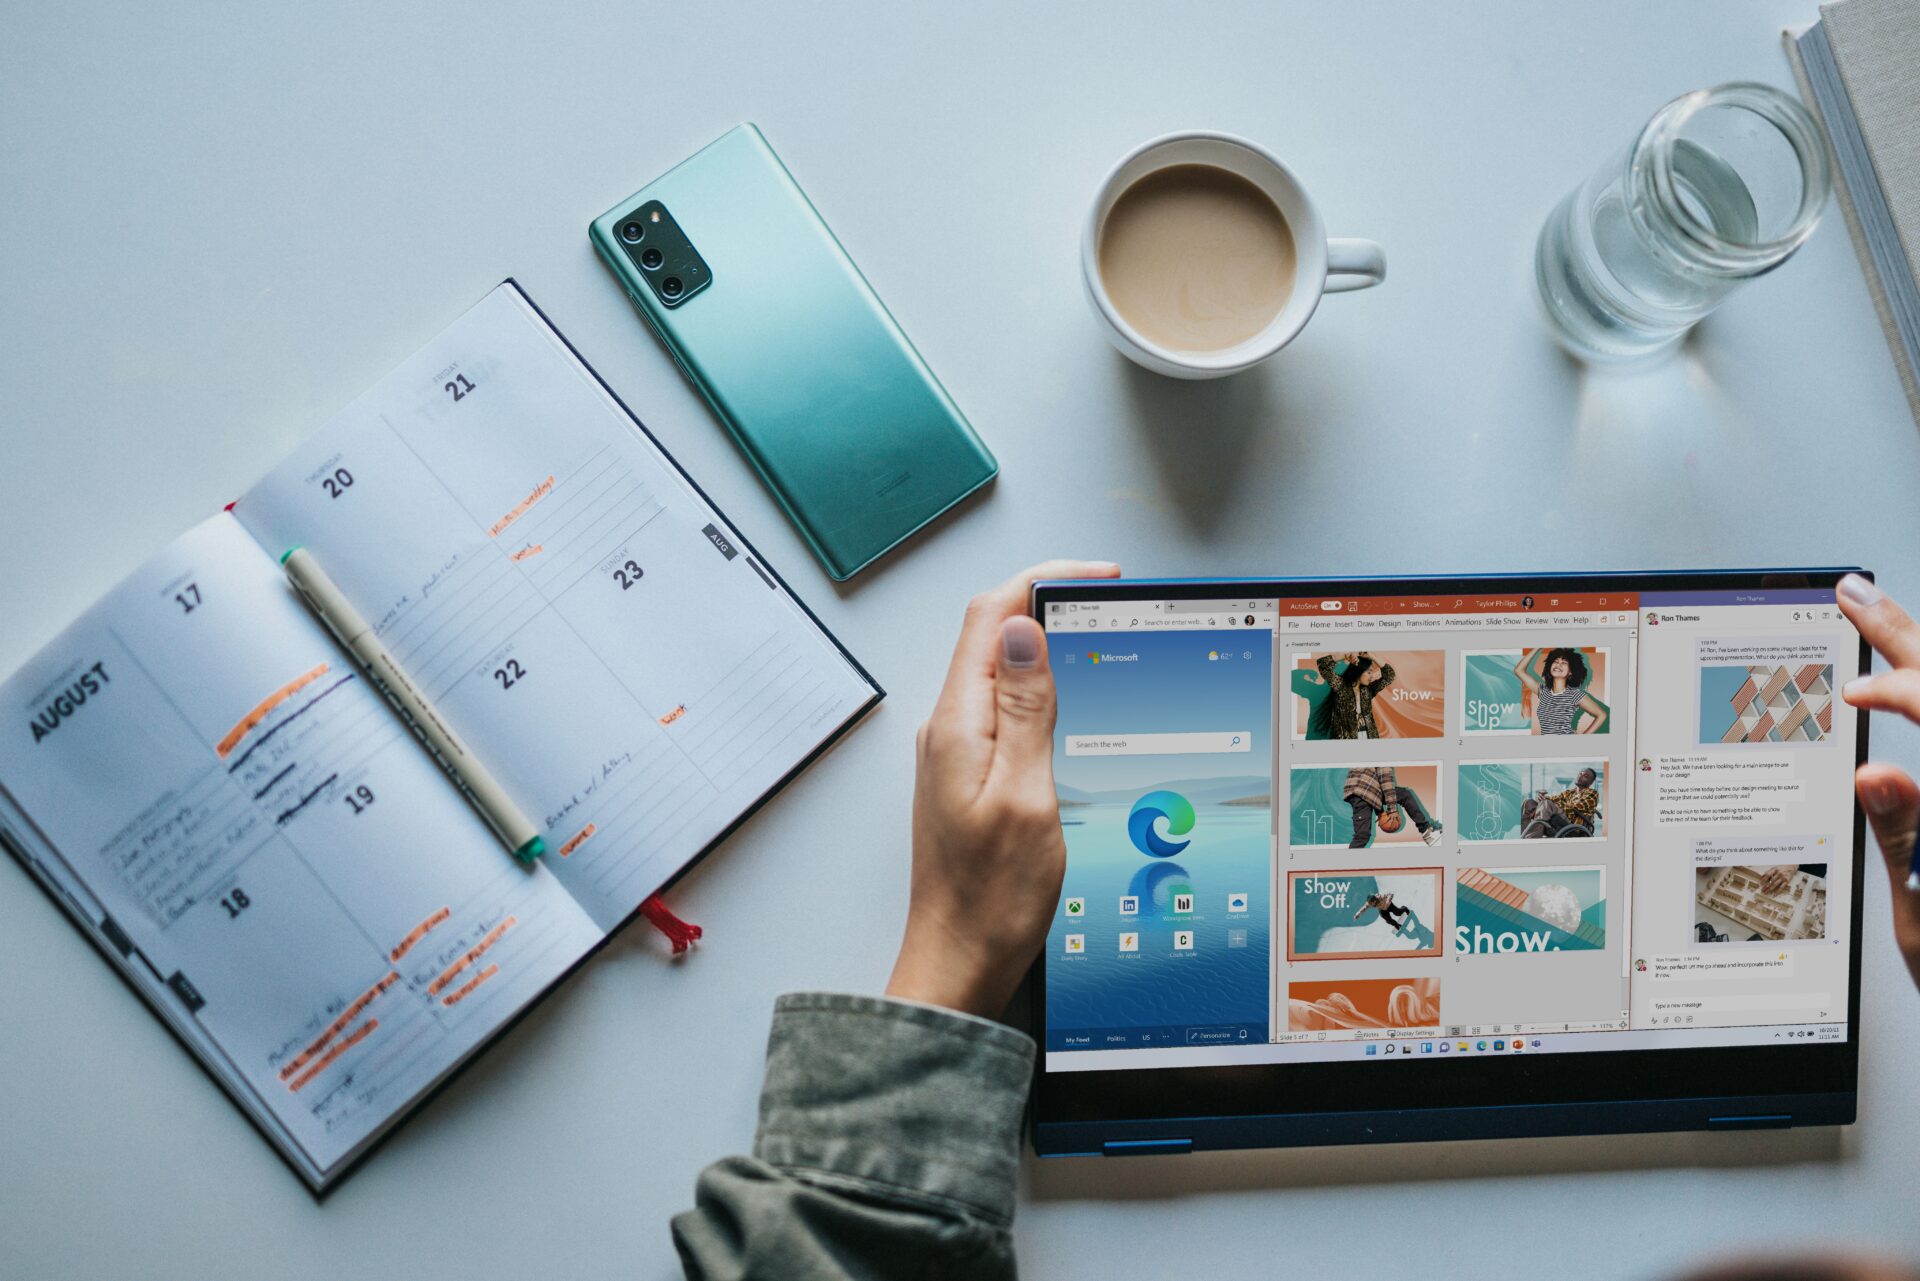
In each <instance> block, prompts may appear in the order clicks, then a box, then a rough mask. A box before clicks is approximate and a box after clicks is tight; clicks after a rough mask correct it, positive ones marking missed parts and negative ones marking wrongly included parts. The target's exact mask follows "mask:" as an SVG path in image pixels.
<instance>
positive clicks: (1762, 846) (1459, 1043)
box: [1044, 589, 1858, 1070]
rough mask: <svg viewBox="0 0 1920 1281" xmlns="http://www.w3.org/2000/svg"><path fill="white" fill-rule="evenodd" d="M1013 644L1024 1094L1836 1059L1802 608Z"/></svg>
mask: <svg viewBox="0 0 1920 1281" xmlns="http://www.w3.org/2000/svg"><path fill="white" fill-rule="evenodd" d="M1044 622H1045V625H1046V627H1047V629H1048V631H1049V639H1050V645H1051V652H1052V655H1053V669H1054V674H1055V679H1056V681H1057V682H1058V686H1059V707H1060V715H1059V725H1058V729H1057V731H1056V740H1055V758H1054V768H1055V778H1056V782H1057V784H1058V787H1059V793H1060V803H1061V822H1062V824H1063V828H1064V831H1065V835H1066V841H1067V852H1068V853H1067V874H1066V882H1065V886H1064V893H1063V896H1062V907H1061V909H1060V912H1059V913H1058V914H1057V917H1056V920H1055V922H1054V925H1053V930H1052V933H1051V934H1050V936H1049V939H1048V943H1047V948H1048V955H1047V982H1046V1045H1045V1047H1044V1048H1045V1051H1046V1053H1047V1055H1048V1060H1047V1066H1048V1068H1049V1070H1075V1069H1081V1070H1095V1069H1100V1068H1139V1067H1155V1066H1177V1065H1201V1064H1209V1063H1230V1062H1286V1061H1294V1060H1301V1061H1305V1060H1313V1059H1333V1058H1341V1057H1348V1056H1353V1055H1366V1054H1375V1055H1378V1054H1383V1053H1393V1054H1399V1055H1433V1056H1438V1055H1442V1054H1445V1055H1449V1056H1452V1055H1457V1054H1462V1053H1465V1054H1481V1053H1496V1052H1497V1053H1505V1054H1512V1053H1516V1052H1529V1051H1542V1052H1550V1051H1573V1050H1601V1049H1624V1048H1648V1047H1659V1046H1682V1045H1720V1044H1743V1043H1748V1042H1757V1041H1760V1040H1768V1041H1772V1040H1776V1039H1782V1038H1784V1037H1788V1036H1793V1037H1805V1038H1808V1039H1815V1038H1818V1039H1835V1040H1837V1039H1842V1038H1844V1036H1845V1033H1846V1019H1847V994H1848V989H1849V973H1848V963H1849V962H1848V958H1849V948H1848V942H1849V940H1848V939H1847V938H1846V930H1847V927H1848V923H1849V922H1850V920H1851V915H1852V896H1853V894H1854V893H1855V892H1856V888H1855V886H1854V885H1853V884H1852V876H1851V858H1852V840H1851V838H1852V815H1853V806H1852V771H1853V763H1854V756H1855V752H1854V734H1855V724H1854V718H1853V716H1852V714H1851V713H1850V712H1846V714H1842V713H1843V712H1844V711H1845V709H1844V705H1843V704H1841V703H1839V702H1838V693H1837V691H1838V689H1839V686H1840V685H1841V684H1843V683H1844V682H1845V681H1846V680H1847V679H1849V678H1850V677H1852V676H1853V675H1855V674H1856V669H1857V665H1858V648H1857V638H1856V637H1855V635H1854V633H1853V632H1852V629H1851V628H1850V626H1849V625H1848V624H1847V623H1846V621H1845V620H1844V619H1843V618H1842V617H1841V616H1840V614H1839V611H1838V609H1837V608H1836V606H1835V604H1834V600H1833V593H1832V590H1831V589H1826V590H1822V591H1774V592H1753V591H1750V592H1724V591H1723V592H1713V591H1708V592H1692V593H1686V592H1673V593H1631V592H1629V593H1621V592H1617V591H1616V592H1612V593H1586V594H1569V593H1551V592H1542V593H1540V594H1538V595H1533V594H1528V593H1525V592H1521V593H1519V594H1505V595H1498V596H1484V595H1482V596H1468V595H1460V596H1446V597H1435V596H1418V597H1377V596H1376V597H1348V598H1325V597H1311V598H1308V597H1288V598H1279V599H1254V598H1244V597H1242V598H1230V597H1223V598H1219V599H1211V600H1200V601H1193V600H1170V599H1158V600H1155V599H1144V600H1138V601H1099V602H1092V603H1088V602H1079V603H1074V602H1053V603H1050V604H1049V605H1048V607H1047V612H1046V616H1045V618H1044ZM1496 1046H1497V1047H1498V1048H1497V1050H1496V1049H1495V1048H1494V1047H1496Z"/></svg>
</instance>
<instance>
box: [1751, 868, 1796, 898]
mask: <svg viewBox="0 0 1920 1281" xmlns="http://www.w3.org/2000/svg"><path fill="white" fill-rule="evenodd" d="M1799 870H1800V865H1799V864H1797V863H1781V864H1780V865H1778V866H1777V867H1769V868H1767V869H1766V870H1765V871H1763V872H1761V873H1760V892H1761V893H1763V894H1778V893H1779V892H1780V891H1781V890H1784V889H1786V888H1787V886H1789V885H1791V884H1792V883H1793V874H1794V873H1795V872H1797V871H1799Z"/></svg>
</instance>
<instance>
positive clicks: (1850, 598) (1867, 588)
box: [1834, 574, 1887, 609]
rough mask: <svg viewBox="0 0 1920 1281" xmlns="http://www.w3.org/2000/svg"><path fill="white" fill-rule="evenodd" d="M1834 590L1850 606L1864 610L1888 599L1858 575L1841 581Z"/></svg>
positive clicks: (1850, 575) (1852, 575)
mask: <svg viewBox="0 0 1920 1281" xmlns="http://www.w3.org/2000/svg"><path fill="white" fill-rule="evenodd" d="M1834 590H1836V591H1838V592H1839V593H1840V595H1842V596H1844V597H1846V599H1847V603H1848V604H1851V605H1858V606H1860V608H1862V609H1866V608H1867V607H1869V606H1872V605H1878V604H1879V603H1880V602H1881V601H1883V600H1885V599H1886V598H1887V594H1886V593H1885V592H1883V591H1881V590H1880V589H1879V588H1878V587H1875V586H1874V585H1873V584H1872V583H1870V582H1868V581H1867V580H1866V579H1864V578H1862V577H1860V575H1858V574H1848V575H1847V576H1846V577H1844V578H1842V579H1841V580H1840V585H1839V586H1838V587H1837V588H1835V589H1834Z"/></svg>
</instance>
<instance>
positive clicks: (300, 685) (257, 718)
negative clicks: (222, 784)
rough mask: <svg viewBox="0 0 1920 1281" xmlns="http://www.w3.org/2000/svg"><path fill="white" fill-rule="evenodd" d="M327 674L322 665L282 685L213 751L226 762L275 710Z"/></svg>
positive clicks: (241, 721) (230, 731)
mask: <svg viewBox="0 0 1920 1281" xmlns="http://www.w3.org/2000/svg"><path fill="white" fill-rule="evenodd" d="M326 674H327V665H326V664H325V663H322V664H320V665H319V666H318V667H316V668H314V669H313V670H312V671H310V672H308V673H307V674H306V675H305V676H302V677H300V678H298V679H297V680H290V681H288V682H287V683H286V684H285V685H282V686H281V687H280V688H279V689H276V690H275V691H273V693H271V694H269V695H267V696H266V697H265V698H263V699H261V700H260V705H259V706H257V707H255V708H254V709H253V710H252V711H250V712H248V713H247V714H246V715H245V716H242V717H241V718H240V723H239V724H238V725H235V726H234V727H233V728H232V729H230V730H228V731H227V736H226V737H225V738H223V739H221V740H220V741H219V742H218V743H215V744H214V746H213V750H214V751H215V752H217V753H219V756H220V759H221V760H223V761H224V760H226V759H227V757H228V755H229V754H231V753H232V751H233V749H234V748H236V747H238V746H240V740H241V739H243V738H245V737H246V736H247V735H248V734H249V733H251V732H252V731H253V729H254V728H255V727H256V726H258V725H259V724H260V722H261V721H264V720H265V719H267V717H268V716H269V715H271V714H272V712H273V709H274V708H276V707H278V706H280V704H282V703H284V702H286V701H287V700H288V699H289V698H292V697H293V696H294V695H295V694H298V693H299V692H300V691H301V690H303V689H305V688H306V687H307V686H309V685H311V684H313V683H314V682H315V681H317V680H319V679H320V678H321V677H322V676H325V675H326Z"/></svg>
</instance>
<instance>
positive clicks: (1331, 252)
mask: <svg viewBox="0 0 1920 1281" xmlns="http://www.w3.org/2000/svg"><path fill="white" fill-rule="evenodd" d="M1173 165H1213V166H1215V167H1217V168H1220V169H1225V170H1227V171H1228V172H1229V173H1233V174H1237V175H1238V176H1240V177H1242V178H1245V179H1246V180H1247V181H1248V182H1250V183H1252V184H1253V185H1254V186H1255V187H1258V188H1259V189H1260V190H1261V191H1263V192H1265V193H1266V196H1267V198H1268V199H1269V200H1271V201H1273V203H1274V205H1275V206H1276V207H1278V208H1279V210H1280V213H1281V215H1282V216H1283V217H1284V218H1286V220H1287V228H1288V230H1289V231H1291V232H1292V233H1293V249H1294V260H1295V272H1294V280H1293V291H1292V293H1291V294H1289V296H1288V298H1287V301H1286V305H1285V306H1283V307H1281V308H1280V311H1279V313H1278V314H1277V315H1275V316H1274V318H1273V319H1272V320H1270V321H1269V322H1267V326H1266V328H1264V329H1262V330H1261V331H1260V332H1259V333H1257V334H1255V335H1254V336H1253V337H1251V338H1249V339H1247V340H1246V341H1245V342H1242V343H1236V344H1235V345H1234V346H1231V347H1223V348H1221V349H1220V350H1218V351H1182V350H1176V349H1174V348H1171V347H1163V346H1161V345H1160V344H1159V343H1156V342H1154V341H1152V340H1151V339H1149V338H1147V337H1145V336H1144V335H1143V334H1141V333H1140V331H1139V330H1137V329H1135V328H1134V327H1133V326H1132V325H1130V324H1128V323H1127V321H1126V318H1125V317H1124V316H1122V315H1121V314H1120V312H1119V309H1118V308H1116V307H1115V306H1114V305H1113V299H1112V297H1110V296H1109V295H1108V293H1107V287H1106V283H1105V282H1104V281H1103V280H1102V279H1101V278H1100V231H1101V228H1102V227H1104V226H1105V225H1106V221H1107V215H1108V214H1109V213H1111V212H1113V206H1114V202H1115V201H1117V200H1118V199H1119V198H1120V195H1121V193H1122V192H1124V191H1126V190H1127V188H1129V187H1131V186H1132V185H1133V184H1134V183H1136V182H1138V181H1140V179H1142V178H1144V177H1146V176H1147V175H1148V174H1150V173H1156V172H1158V171H1159V170H1162V169H1166V168H1170V167H1171V166H1173ZM1080 274H1081V277H1082V278H1083V279H1084V280H1085V281H1086V285H1087V298H1088V299H1089V300H1090V301H1091V302H1092V303H1093V311H1094V315H1096V316H1098V317H1099V318H1100V324H1101V327H1102V328H1103V329H1105V330H1106V334H1107V339H1108V340H1109V341H1110V342H1112V343H1113V345H1114V346H1115V347H1118V348H1119V349H1120V351H1121V353H1122V354H1123V355H1125V356H1126V357H1127V358H1128V359H1129V360H1132V361H1133V362H1135V363H1136V364H1140V365H1144V366H1145V367H1146V368H1148V369H1151V370H1153V371H1154V372H1156V373H1162V374H1167V375H1170V376H1171V377H1174V378H1222V377H1225V376H1226V375H1227V374H1237V373H1239V372H1240V371H1241V370H1243V369H1248V368H1251V367H1252V366H1254V365H1257V364H1259V363H1260V362H1261V361H1263V360H1265V359H1266V358H1267V357H1269V356H1271V355H1273V354H1274V353H1275V352H1277V351H1279V350H1280V349H1281V348H1282V347H1284V346H1286V345H1287V344H1288V343H1290V342H1292V341H1293V338H1294V335H1296V334H1298V333H1299V332H1300V331H1301V330H1302V329H1304V328H1306V325H1307V321H1308V320H1309V319H1311V318H1312V316H1313V312H1314V309H1315V308H1316V307H1318V306H1319V305H1320V298H1321V295H1323V294H1337V293H1343V292H1345V291H1347V290H1349V289H1366V288H1368V287H1370V286H1373V285H1377V284H1379V283H1380V282H1381V281H1383V280H1385V279H1386V278H1387V256H1386V254H1385V253H1384V252H1382V250H1381V248H1380V246H1379V245H1377V244H1375V243H1374V242H1373V241H1371V240H1337V239H1336V240H1329V239H1328V238H1327V229H1326V227H1325V226H1324V225H1323V224H1322V223H1321V221H1320V212H1319V210H1317V209H1315V208H1314V207H1313V201H1312V200H1310V199H1309V198H1308V197H1307V193H1306V189H1305V188H1303V187H1302V186H1301V185H1300V181H1299V179H1297V178H1295V177H1294V176H1293V172H1292V171H1291V170H1289V169H1288V168H1287V167H1286V166H1285V165H1283V164H1281V163H1280V160H1279V157H1277V156H1275V155H1274V154H1273V153H1272V152H1270V151H1268V150H1267V149H1266V148H1264V147H1261V146H1259V145H1258V144H1256V143H1252V142H1248V141H1247V140H1246V139H1245V138H1236V137H1234V136H1233V135H1232V134H1226V133H1211V132H1208V131H1205V130H1189V131H1187V132H1184V133H1170V134H1167V135H1165V136H1164V137H1160V138H1155V139H1153V140H1152V141H1150V142H1144V143H1142V144H1140V145H1139V146H1138V147H1135V148H1134V149H1133V150H1132V151H1130V152H1128V153H1127V154H1126V155H1125V156H1123V157H1121V159H1120V162H1119V163H1118V164H1116V165H1114V167H1113V168H1112V169H1110V170H1108V171H1107V176H1106V178H1105V179H1103V180H1102V181H1101V183H1100V187H1099V190H1098V192H1097V193H1096V194H1095V195H1094V198H1093V208H1092V209H1091V210H1090V211H1089V212H1088V214H1087V224H1086V227H1085V229H1084V231H1083V232H1082V234H1081V238H1080Z"/></svg>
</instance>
